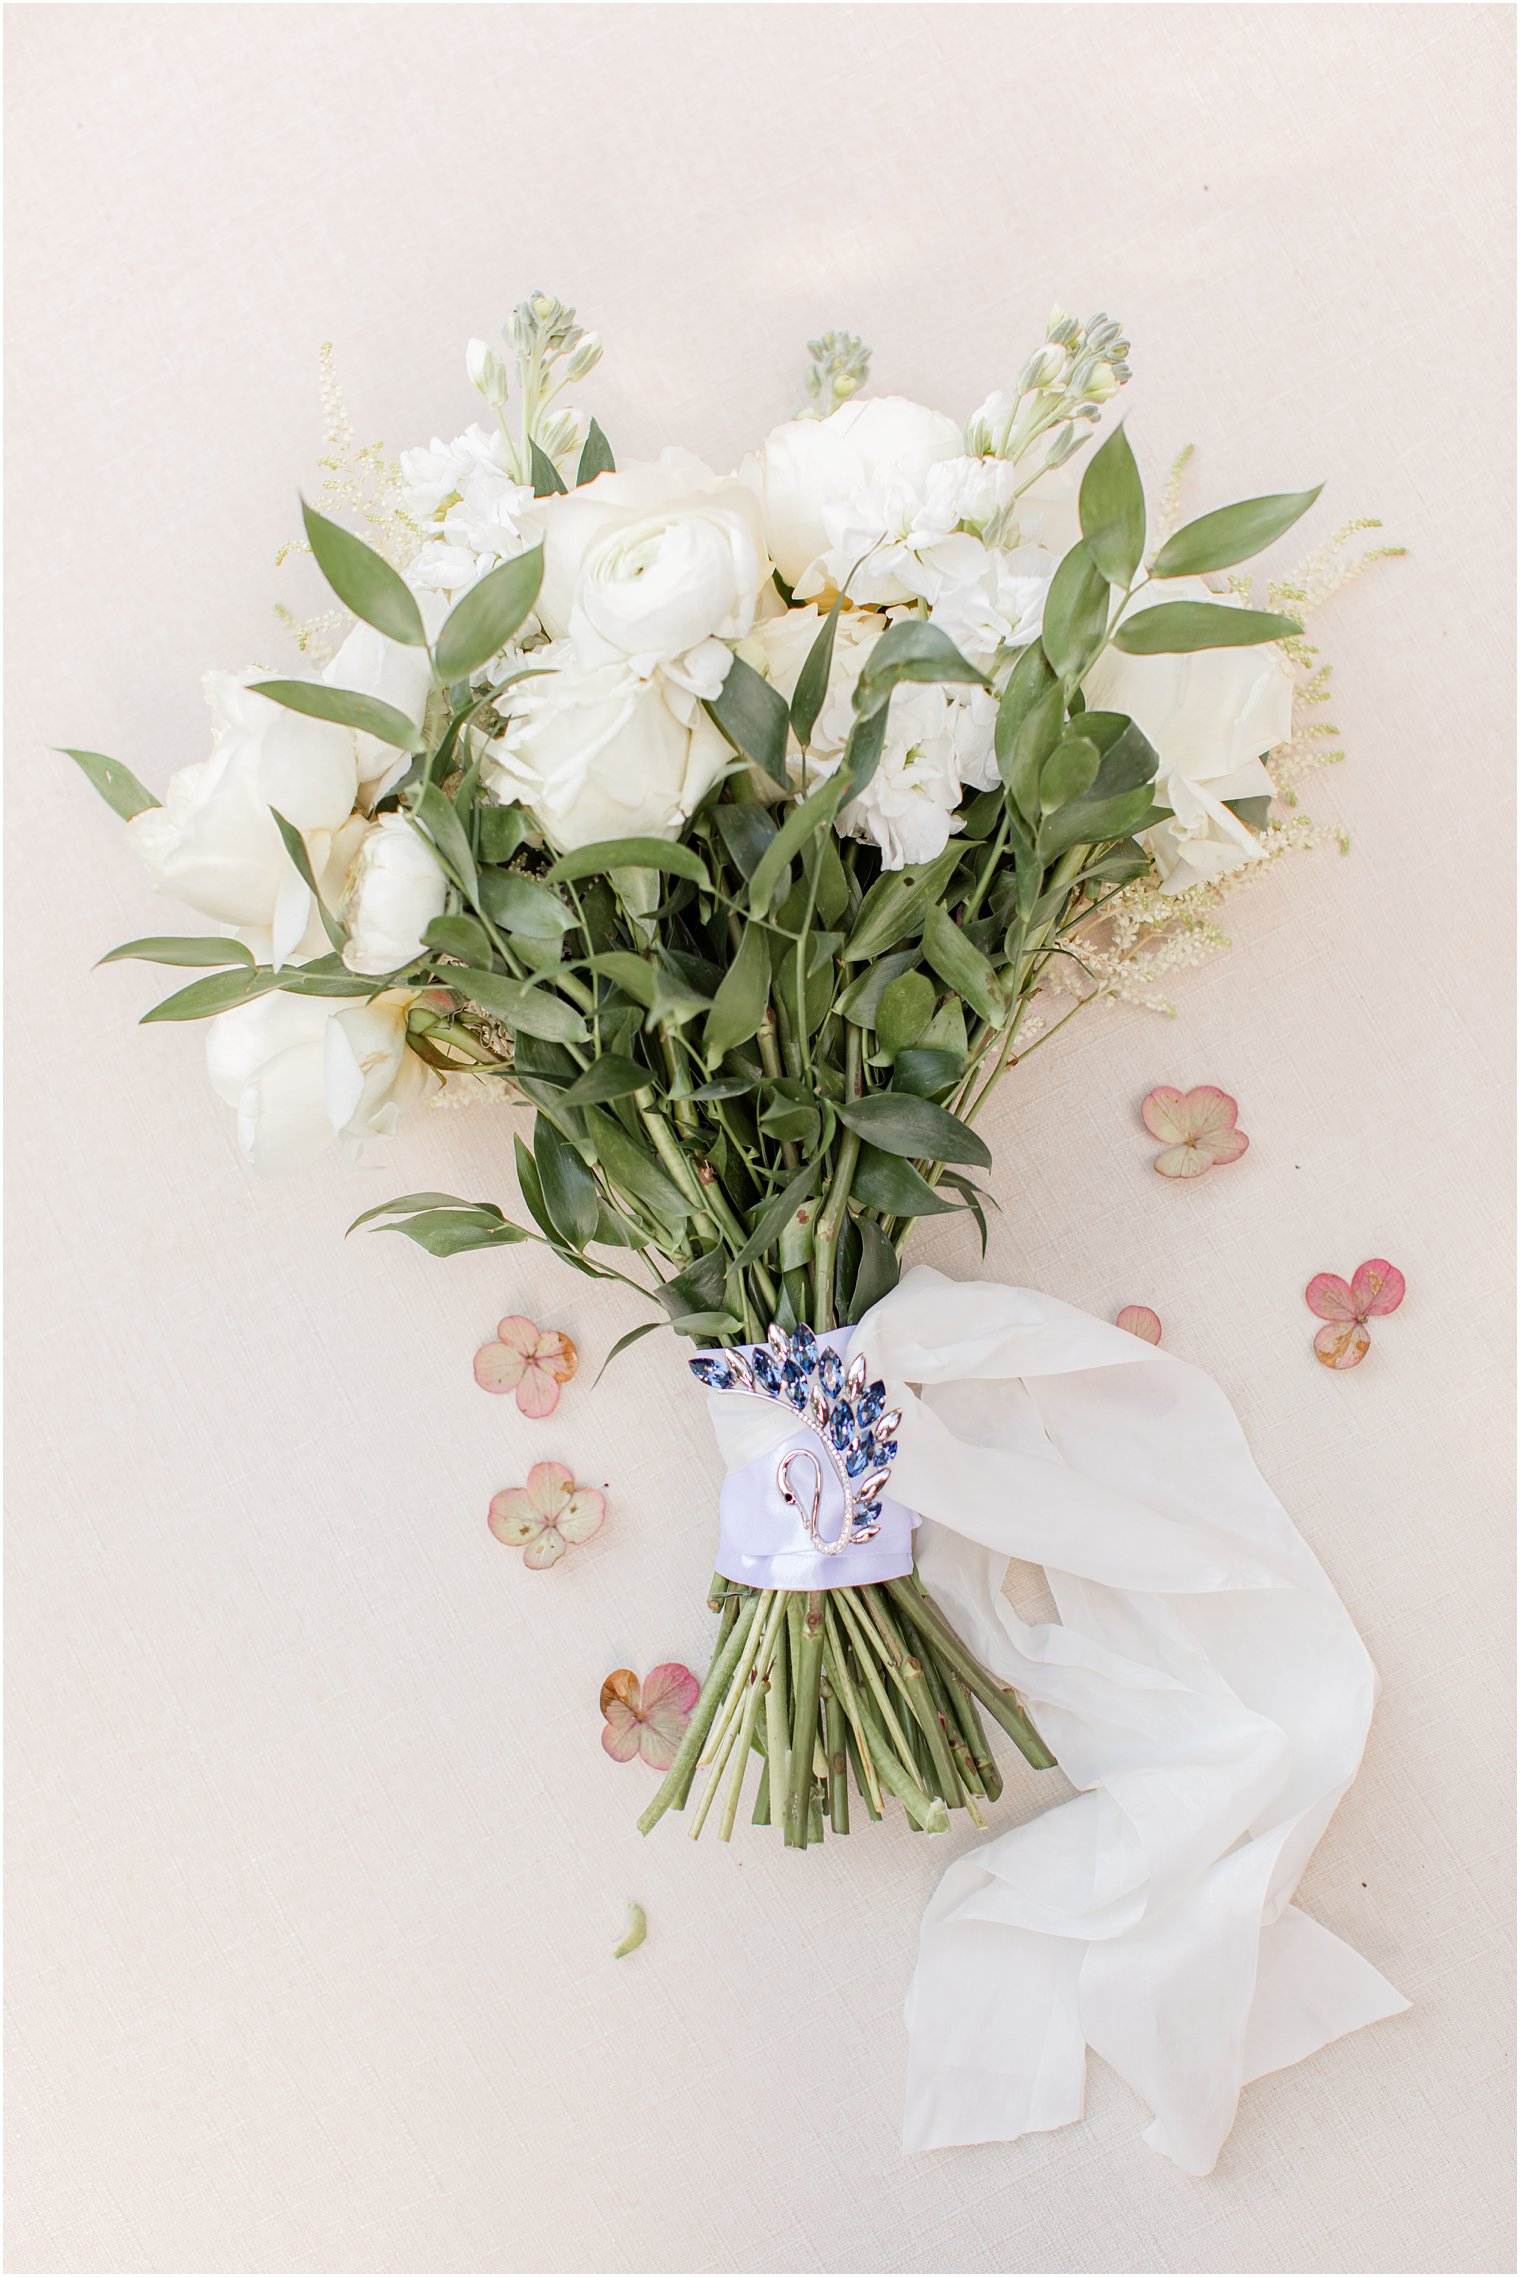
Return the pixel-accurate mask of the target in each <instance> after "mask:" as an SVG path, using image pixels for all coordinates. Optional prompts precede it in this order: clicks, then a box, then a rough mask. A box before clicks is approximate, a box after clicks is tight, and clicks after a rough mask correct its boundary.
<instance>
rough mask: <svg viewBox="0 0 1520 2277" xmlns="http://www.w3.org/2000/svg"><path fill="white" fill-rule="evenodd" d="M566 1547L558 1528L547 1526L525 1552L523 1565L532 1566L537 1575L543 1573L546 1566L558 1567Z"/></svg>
mask: <svg viewBox="0 0 1520 2277" xmlns="http://www.w3.org/2000/svg"><path fill="white" fill-rule="evenodd" d="M566 1546H567V1545H566V1542H565V1537H564V1535H563V1534H562V1533H561V1532H560V1531H559V1529H558V1527H557V1526H546V1527H545V1528H544V1530H543V1532H542V1533H541V1534H540V1535H539V1537H538V1539H537V1541H536V1542H530V1543H529V1544H528V1546H527V1548H526V1549H525V1550H524V1551H523V1564H524V1565H530V1566H531V1567H532V1568H533V1571H534V1572H535V1573H542V1572H543V1570H544V1568H545V1567H546V1566H551V1565H558V1563H559V1561H560V1559H561V1558H562V1557H563V1556H564V1554H565V1549H566Z"/></svg>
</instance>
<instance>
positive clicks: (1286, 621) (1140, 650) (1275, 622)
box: [1114, 601, 1304, 656]
mask: <svg viewBox="0 0 1520 2277" xmlns="http://www.w3.org/2000/svg"><path fill="white" fill-rule="evenodd" d="M1303 629H1304V628H1303V626H1302V625H1301V624H1300V623H1299V621H1298V619H1297V618H1296V617H1281V616H1278V615H1277V614H1276V613H1275V612H1274V611H1273V610H1271V609H1232V608H1228V607H1226V606H1224V605H1223V604H1215V603H1213V602H1209V601H1163V602H1161V603H1160V604H1159V606H1158V607H1156V608H1153V609H1140V610H1138V611H1137V612H1136V614H1135V615H1134V616H1132V617H1126V618H1125V620H1124V622H1123V624H1122V625H1120V627H1119V629H1118V631H1117V632H1116V633H1115V634H1114V646H1115V648H1122V649H1123V650H1124V653H1125V654H1126V656H1188V655H1191V654H1192V652H1193V651H1194V650H1195V649H1199V648H1255V647H1256V646H1257V644H1258V643H1259V642H1261V641H1268V640H1289V639H1291V638H1292V637H1293V635H1294V634H1295V633H1301V632H1302V631H1303Z"/></svg>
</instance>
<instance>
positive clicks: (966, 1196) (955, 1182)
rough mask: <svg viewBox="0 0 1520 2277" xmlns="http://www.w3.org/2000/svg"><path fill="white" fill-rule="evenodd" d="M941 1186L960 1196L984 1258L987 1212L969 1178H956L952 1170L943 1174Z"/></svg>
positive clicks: (985, 1251) (985, 1252) (985, 1253)
mask: <svg viewBox="0 0 1520 2277" xmlns="http://www.w3.org/2000/svg"><path fill="white" fill-rule="evenodd" d="M941 1184H942V1185H945V1186H951V1187H953V1188H954V1189H955V1191H956V1193H958V1194H959V1195H960V1197H961V1199H962V1201H963V1202H964V1203H965V1206H966V1208H967V1209H968V1210H969V1211H970V1212H971V1215H972V1216H973V1217H974V1218H975V1220H976V1230H977V1232H978V1234H979V1235H980V1236H981V1243H982V1256H983V1257H984V1258H985V1257H986V1255H987V1212H986V1211H985V1210H984V1209H983V1208H982V1197H981V1195H980V1194H979V1193H978V1192H977V1190H976V1188H975V1187H974V1186H973V1185H972V1183H971V1180H970V1179H969V1178H961V1177H958V1176H957V1175H956V1173H955V1172H954V1171H953V1170H947V1171H946V1172H945V1175H944V1177H943V1179H942V1180H941ZM993 1207H994V1208H996V1207H997V1205H996V1203H994V1204H993Z"/></svg>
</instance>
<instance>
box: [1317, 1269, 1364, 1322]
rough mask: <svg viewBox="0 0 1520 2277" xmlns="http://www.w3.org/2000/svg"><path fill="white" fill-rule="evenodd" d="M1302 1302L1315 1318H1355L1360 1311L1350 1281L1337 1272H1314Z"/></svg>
mask: <svg viewBox="0 0 1520 2277" xmlns="http://www.w3.org/2000/svg"><path fill="white" fill-rule="evenodd" d="M1304 1303H1305V1304H1306V1305H1307V1306H1308V1307H1309V1310H1310V1311H1311V1312H1312V1313H1313V1314H1314V1316H1315V1318H1316V1319H1317V1320H1355V1318H1356V1316H1357V1314H1358V1313H1359V1312H1360V1311H1361V1306H1360V1305H1359V1304H1358V1303H1357V1301H1356V1298H1355V1297H1354V1296H1353V1294H1352V1291H1351V1284H1350V1282H1349V1281H1343V1280H1342V1279H1341V1277H1340V1275H1339V1273H1316V1274H1315V1276H1314V1278H1313V1280H1312V1281H1311V1282H1310V1283H1309V1286H1308V1287H1307V1289H1305V1291H1304Z"/></svg>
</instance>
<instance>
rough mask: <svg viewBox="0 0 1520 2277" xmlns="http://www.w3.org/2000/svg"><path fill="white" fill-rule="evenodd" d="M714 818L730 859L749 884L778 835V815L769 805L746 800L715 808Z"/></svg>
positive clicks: (726, 803)
mask: <svg viewBox="0 0 1520 2277" xmlns="http://www.w3.org/2000/svg"><path fill="white" fill-rule="evenodd" d="M712 819H713V821H714V822H715V823H716V825H717V829H718V836H719V837H720V838H721V839H722V841H723V845H724V848H725V851H726V852H727V854H728V858H729V860H730V861H731V862H732V863H733V865H734V868H735V869H736V870H737V871H738V873H739V875H740V877H741V878H743V879H744V880H745V882H746V884H747V883H748V882H749V880H750V879H751V878H752V877H753V876H754V874H755V871H756V868H757V867H758V865H759V862H760V857H761V856H762V854H764V852H765V850H766V848H767V847H768V846H769V845H770V843H771V841H772V839H773V838H774V837H775V835H776V818H775V816H774V815H773V814H772V813H771V810H770V808H769V807H767V806H757V805H756V804H754V802H753V801H751V800H748V799H746V800H743V801H736V802H734V803H732V804H730V803H728V802H727V801H725V803H724V804H723V805H722V806H716V807H714V808H713V813H712Z"/></svg>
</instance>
